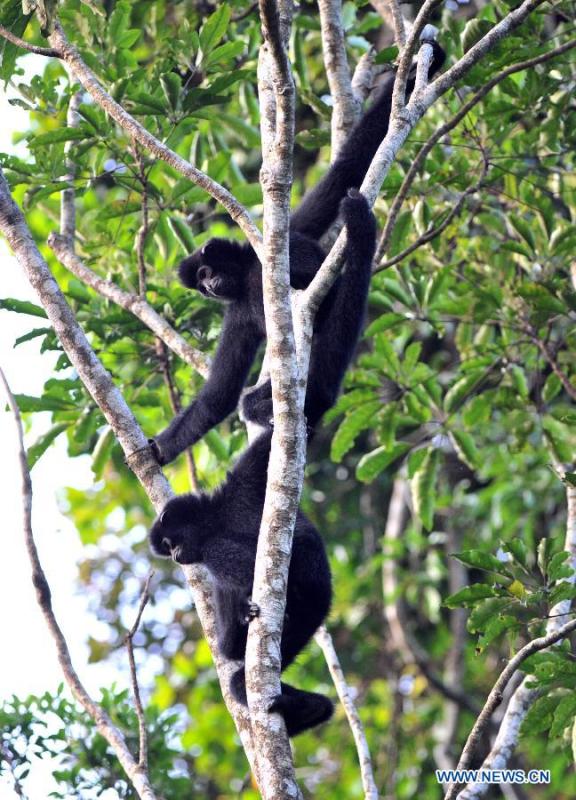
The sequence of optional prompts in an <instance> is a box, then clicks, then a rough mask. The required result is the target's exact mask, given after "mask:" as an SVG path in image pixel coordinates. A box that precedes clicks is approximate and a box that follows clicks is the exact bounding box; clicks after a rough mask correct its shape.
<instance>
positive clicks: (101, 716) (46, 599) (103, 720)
mask: <svg viewBox="0 0 576 800" xmlns="http://www.w3.org/2000/svg"><path fill="white" fill-rule="evenodd" d="M0 381H1V382H2V384H3V386H4V392H5V394H6V398H7V400H8V405H9V406H10V409H11V411H12V414H13V416H14V420H15V423H16V430H17V434H18V459H19V463H20V472H21V476H22V503H23V530H24V539H25V543H26V550H27V551H28V558H29V559H30V564H31V566H32V583H33V584H34V587H35V589H36V599H37V601H38V605H39V606H40V610H41V611H42V614H43V616H44V619H45V621H46V625H47V627H48V630H49V631H50V635H51V636H52V639H53V640H54V644H55V645H56V652H57V654H58V662H59V664H60V667H61V669H62V672H63V674H64V678H65V680H66V683H67V684H68V686H69V687H70V690H71V691H72V694H73V695H74V697H75V698H76V699H77V700H78V702H79V703H80V705H81V706H82V707H83V708H84V710H85V711H86V712H87V713H88V714H89V715H90V717H91V718H92V719H93V720H94V722H95V724H96V728H97V729H98V732H99V733H100V734H101V735H102V736H103V737H104V738H105V739H106V741H107V742H108V744H109V745H110V746H111V747H112V749H113V750H114V752H115V754H116V757H117V758H118V760H119V761H120V763H121V764H122V767H123V768H124V771H125V772H126V775H127V776H128V778H129V780H130V782H131V783H132V785H133V786H134V789H135V791H136V792H137V794H138V796H139V797H141V798H142V799H143V800H159V798H158V796H157V795H156V793H155V791H154V789H153V788H152V786H151V785H150V779H149V776H148V774H147V772H146V769H145V768H144V767H143V766H142V765H141V764H139V763H138V762H137V761H136V760H135V759H134V757H133V755H132V753H131V752H130V750H129V748H128V746H127V744H126V741H125V739H124V735H123V734H122V732H121V731H120V729H119V728H117V727H116V726H115V725H114V724H113V722H112V720H111V719H110V717H109V716H108V715H107V713H106V712H105V711H104V709H103V708H102V707H101V706H100V705H98V704H97V703H95V702H94V700H92V698H91V697H90V695H89V694H88V692H87V691H86V689H85V688H84V686H83V684H82V682H81V681H80V678H79V677H78V674H77V672H76V671H75V669H74V667H73V665H72V660H71V658H70V651H69V649H68V645H67V643H66V639H65V638H64V634H63V633H62V631H61V629H60V627H59V625H58V622H57V620H56V617H55V615H54V611H53V610H52V598H51V592H50V587H49V585H48V581H47V580H46V575H45V573H44V570H43V569H42V565H41V563H40V558H39V556H38V551H37V549H36V543H35V541H34V533H33V530H32V481H31V479H30V471H29V469H28V463H27V458H26V451H25V449H24V433H23V429H22V420H21V417H20V411H19V410H18V406H17V405H16V400H15V399H14V395H13V394H12V392H11V390H10V387H9V385H8V382H7V380H6V377H5V375H4V373H3V372H2V370H1V369H0Z"/></svg>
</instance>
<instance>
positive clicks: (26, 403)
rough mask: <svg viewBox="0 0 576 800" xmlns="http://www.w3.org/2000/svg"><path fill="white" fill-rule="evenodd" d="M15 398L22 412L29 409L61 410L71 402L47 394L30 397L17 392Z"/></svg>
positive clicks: (67, 407)
mask: <svg viewBox="0 0 576 800" xmlns="http://www.w3.org/2000/svg"><path fill="white" fill-rule="evenodd" d="M15 398H16V403H17V405H18V408H19V409H20V411H22V412H23V413H26V412H29V411H62V410H63V409H69V408H71V407H72V405H71V403H69V402H67V401H65V400H59V399H58V398H56V397H50V396H49V395H44V396H43V397H32V396H30V395H27V394H17V395H15Z"/></svg>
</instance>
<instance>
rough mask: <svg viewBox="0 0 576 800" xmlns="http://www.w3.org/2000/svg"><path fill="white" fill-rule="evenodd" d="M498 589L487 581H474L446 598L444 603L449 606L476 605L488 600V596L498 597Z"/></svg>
mask: <svg viewBox="0 0 576 800" xmlns="http://www.w3.org/2000/svg"><path fill="white" fill-rule="evenodd" d="M497 596H498V595H497V593H496V590H495V589H493V588H492V587H491V586H488V585H487V584H485V583H473V584H472V585H471V586H465V587H464V588H463V589H460V591H459V592H455V593H454V594H451V595H450V596H449V597H447V598H446V600H444V605H445V606H447V607H448V608H460V607H461V606H466V607H469V606H474V605H476V603H478V602H480V600H486V598H487V597H497Z"/></svg>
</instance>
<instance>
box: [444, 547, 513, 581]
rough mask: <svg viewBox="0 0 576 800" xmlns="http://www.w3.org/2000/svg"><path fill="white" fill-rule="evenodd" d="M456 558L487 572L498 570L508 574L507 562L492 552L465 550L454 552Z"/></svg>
mask: <svg viewBox="0 0 576 800" xmlns="http://www.w3.org/2000/svg"><path fill="white" fill-rule="evenodd" d="M453 555H454V558H457V559H458V561H461V562H462V563H463V564H468V565H469V566H471V567H476V568H477V569H484V570H486V571H487V572H498V573H501V574H503V575H506V574H507V572H508V570H507V568H506V564H505V563H504V562H502V561H500V560H499V559H497V558H496V556H493V555H492V554H491V553H486V552H485V551H484V550H463V551H462V552H461V553H453Z"/></svg>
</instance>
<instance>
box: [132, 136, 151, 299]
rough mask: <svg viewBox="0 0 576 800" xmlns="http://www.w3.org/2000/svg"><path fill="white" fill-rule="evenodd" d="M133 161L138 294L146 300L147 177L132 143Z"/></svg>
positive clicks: (140, 158) (139, 154)
mask: <svg viewBox="0 0 576 800" xmlns="http://www.w3.org/2000/svg"><path fill="white" fill-rule="evenodd" d="M134 160H135V161H136V166H137V167H138V177H139V179H140V184H141V186H142V224H141V225H140V227H139V228H138V232H137V234H136V261H137V264H138V294H139V295H140V297H141V298H142V299H143V300H145V299H146V261H145V260H144V245H145V244H146V237H147V236H148V176H147V175H146V169H145V167H144V159H143V158H142V153H141V152H140V150H139V149H138V144H137V142H134Z"/></svg>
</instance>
